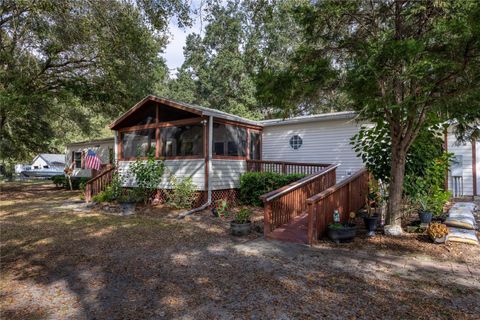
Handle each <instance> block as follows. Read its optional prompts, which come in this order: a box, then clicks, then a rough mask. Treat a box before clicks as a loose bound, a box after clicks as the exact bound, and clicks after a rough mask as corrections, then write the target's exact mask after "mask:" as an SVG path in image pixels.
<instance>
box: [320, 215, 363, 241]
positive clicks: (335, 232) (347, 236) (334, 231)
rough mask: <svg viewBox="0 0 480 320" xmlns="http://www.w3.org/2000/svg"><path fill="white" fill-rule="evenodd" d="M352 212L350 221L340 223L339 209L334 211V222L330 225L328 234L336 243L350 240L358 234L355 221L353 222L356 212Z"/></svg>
mask: <svg viewBox="0 0 480 320" xmlns="http://www.w3.org/2000/svg"><path fill="white" fill-rule="evenodd" d="M352 213H353V212H352ZM352 213H351V214H350V221H348V222H345V223H340V219H339V214H338V210H335V211H334V213H333V216H334V219H333V221H334V223H332V224H330V225H328V228H327V229H328V230H327V235H328V237H329V238H330V239H331V240H332V241H334V242H335V243H340V242H350V241H351V240H352V239H353V238H355V236H356V235H357V228H356V225H355V223H353V219H354V218H355V213H353V215H352Z"/></svg>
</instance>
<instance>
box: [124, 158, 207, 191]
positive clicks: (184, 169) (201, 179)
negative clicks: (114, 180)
mask: <svg viewBox="0 0 480 320" xmlns="http://www.w3.org/2000/svg"><path fill="white" fill-rule="evenodd" d="M131 163H133V161H119V162H118V171H119V172H120V174H121V175H122V177H123V178H124V179H125V183H124V186H125V187H135V186H136V184H135V177H134V176H133V175H132V174H131V172H130V171H129V166H130V164H131ZM164 164H165V172H164V174H163V177H162V182H161V183H160V185H159V186H158V188H159V189H170V188H171V185H170V184H169V178H170V176H171V175H175V176H176V177H177V178H178V179H180V180H181V179H184V178H187V177H192V180H193V183H194V184H195V186H196V187H197V190H205V160H203V159H191V160H190V159H185V160H165V161H164Z"/></svg>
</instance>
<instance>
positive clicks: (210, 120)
mask: <svg viewBox="0 0 480 320" xmlns="http://www.w3.org/2000/svg"><path fill="white" fill-rule="evenodd" d="M207 136H208V161H207V168H208V172H207V176H206V177H205V178H206V179H207V196H208V199H207V202H208V204H211V202H212V181H211V180H212V179H210V177H209V175H210V173H211V172H212V148H213V116H210V117H208V135H207Z"/></svg>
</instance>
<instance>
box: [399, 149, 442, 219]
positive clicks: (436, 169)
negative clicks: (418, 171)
mask: <svg viewBox="0 0 480 320" xmlns="http://www.w3.org/2000/svg"><path fill="white" fill-rule="evenodd" d="M450 159H451V154H444V155H442V156H441V157H439V158H436V159H434V160H433V161H430V162H429V163H427V164H426V165H425V168H426V169H425V175H424V176H422V177H418V176H414V175H407V176H406V177H405V182H404V186H405V190H404V194H405V196H406V197H407V198H409V199H411V202H413V203H416V204H417V206H418V207H419V209H420V210H423V211H430V212H432V213H433V214H434V215H440V214H442V213H443V206H444V205H445V203H446V202H447V201H448V199H449V198H450V196H451V194H450V192H448V191H445V190H444V185H443V184H444V179H445V172H446V171H447V170H448V165H449V162H450Z"/></svg>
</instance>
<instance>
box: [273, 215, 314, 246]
mask: <svg viewBox="0 0 480 320" xmlns="http://www.w3.org/2000/svg"><path fill="white" fill-rule="evenodd" d="M307 219H308V214H307V212H304V213H303V214H301V215H299V216H297V217H295V218H293V219H292V220H291V221H290V222H288V223H286V224H283V225H281V226H279V227H277V228H275V230H273V231H272V232H269V233H268V234H267V235H266V238H267V239H272V240H280V241H288V242H295V243H304V244H307V240H308V239H307V230H308V225H307V222H308V220H307Z"/></svg>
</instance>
